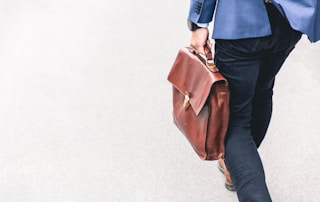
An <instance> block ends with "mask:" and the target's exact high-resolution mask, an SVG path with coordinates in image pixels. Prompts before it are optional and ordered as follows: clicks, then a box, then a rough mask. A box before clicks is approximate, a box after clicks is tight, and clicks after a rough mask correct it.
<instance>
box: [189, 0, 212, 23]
mask: <svg viewBox="0 0 320 202" xmlns="http://www.w3.org/2000/svg"><path fill="white" fill-rule="evenodd" d="M215 6H216V0H190V9H189V16H188V19H189V20H191V21H192V22H194V23H209V22H211V21H212V18H213V13H214V10H215Z"/></svg>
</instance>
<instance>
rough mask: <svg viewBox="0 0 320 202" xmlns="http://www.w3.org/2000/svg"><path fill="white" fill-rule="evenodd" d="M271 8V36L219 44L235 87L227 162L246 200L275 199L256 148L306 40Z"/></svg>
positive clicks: (220, 60)
mask: <svg viewBox="0 0 320 202" xmlns="http://www.w3.org/2000/svg"><path fill="white" fill-rule="evenodd" d="M266 8H267V11H268V14H269V20H270V24H271V28H272V35H271V36H266V37H259V38H249V39H240V40H221V39H216V40H215V63H216V65H217V67H218V68H219V70H220V71H221V73H222V74H223V75H224V76H225V77H226V78H227V79H228V82H229V89H230V120H229V126H228V131H227V134H226V138H225V146H226V152H225V163H226V166H227V168H228V170H229V171H230V175H231V179H232V182H233V184H234V186H235V188H236V191H237V195H238V199H239V201H244V202H251V201H253V202H269V201H272V200H271V197H270V194H269V191H268V188H267V185H266V182H265V174H264V169H263V166H262V162H261V159H260V156H259V153H258V151H257V148H258V147H259V145H260V144H261V142H262V140H263V139H264V137H265V134H266V131H267V128H268V125H269V122H270V118H271V114H272V95H273V86H274V81H275V76H276V74H277V73H278V71H279V70H280V68H281V66H282V64H283V63H284V61H285V59H286V58H287V57H288V55H289V53H290V52H291V51H292V50H293V48H294V47H295V44H296V43H297V42H298V41H299V39H300V38H301V33H300V32H298V31H295V30H293V29H292V28H291V27H290V26H289V24H288V22H287V21H286V19H285V18H284V17H283V16H282V15H281V14H280V13H279V12H278V10H277V9H276V8H275V7H274V6H273V5H272V4H266Z"/></svg>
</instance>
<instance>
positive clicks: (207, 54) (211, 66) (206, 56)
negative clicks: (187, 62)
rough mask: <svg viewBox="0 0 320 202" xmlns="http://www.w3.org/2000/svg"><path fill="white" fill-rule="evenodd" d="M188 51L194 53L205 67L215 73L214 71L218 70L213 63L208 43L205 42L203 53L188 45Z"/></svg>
mask: <svg viewBox="0 0 320 202" xmlns="http://www.w3.org/2000/svg"><path fill="white" fill-rule="evenodd" d="M188 49H189V51H190V52H191V53H193V54H194V55H196V56H197V57H198V58H199V59H200V60H201V61H202V62H203V63H204V64H205V65H206V66H207V68H208V69H209V70H210V71H211V72H213V73H215V72H219V69H218V68H217V66H216V65H215V64H214V60H213V57H212V51H211V49H210V48H209V45H208V44H206V45H205V46H204V51H205V53H204V54H203V53H199V52H198V51H197V50H196V49H194V48H192V47H188Z"/></svg>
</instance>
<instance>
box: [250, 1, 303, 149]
mask: <svg viewBox="0 0 320 202" xmlns="http://www.w3.org/2000/svg"><path fill="white" fill-rule="evenodd" d="M266 6H267V10H268V13H269V19H270V23H271V27H272V33H273V34H272V38H271V46H270V49H269V50H268V51H266V52H265V53H264V56H263V58H262V60H261V67H260V73H259V76H258V81H257V84H256V90H255V95H254V98H253V102H252V119H251V133H252V137H253V139H254V141H255V143H256V146H257V147H259V146H260V144H261V142H262V141H263V139H264V137H265V134H266V132H267V128H268V126H269V122H270V119H271V113H272V95H273V86H274V82H275V76H276V74H277V73H278V71H279V70H280V68H281V66H282V65H283V63H284V61H285V60H286V58H287V57H288V55H289V54H290V52H291V51H292V50H293V49H294V47H295V44H296V43H297V42H298V41H299V39H300V38H301V33H300V32H297V31H294V30H293V29H292V28H291V27H290V25H289V24H288V22H287V21H286V20H285V19H284V17H283V16H282V15H281V14H280V13H279V11H278V10H277V9H276V8H275V7H274V6H273V5H272V4H267V5H266Z"/></svg>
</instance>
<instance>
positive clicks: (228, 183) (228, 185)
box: [218, 159, 236, 191]
mask: <svg viewBox="0 0 320 202" xmlns="http://www.w3.org/2000/svg"><path fill="white" fill-rule="evenodd" d="M218 169H219V170H220V171H221V172H222V173H223V174H224V175H225V177H226V182H225V187H226V189H228V190H229V191H235V190H236V189H235V188H234V186H233V184H232V180H231V177H230V173H229V171H228V170H227V167H226V164H225V163H224V160H223V159H219V160H218Z"/></svg>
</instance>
